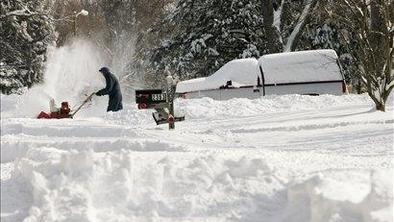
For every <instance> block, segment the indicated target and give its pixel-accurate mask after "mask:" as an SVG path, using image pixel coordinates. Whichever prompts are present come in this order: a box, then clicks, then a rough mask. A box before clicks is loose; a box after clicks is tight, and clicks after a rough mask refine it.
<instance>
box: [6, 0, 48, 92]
mask: <svg viewBox="0 0 394 222" xmlns="http://www.w3.org/2000/svg"><path fill="white" fill-rule="evenodd" d="M44 9H45V5H44V3H43V1H35V0H2V1H1V2H0V49H1V50H0V80H1V83H0V85H1V92H2V93H6V94H10V93H16V92H20V90H21V88H22V87H31V86H32V85H33V84H34V83H38V82H40V81H42V79H43V72H44V69H43V66H44V62H45V60H46V52H47V48H48V46H49V45H50V44H51V43H52V42H53V40H54V34H53V24H52V23H51V18H50V16H48V15H47V14H46V13H45V12H44Z"/></svg>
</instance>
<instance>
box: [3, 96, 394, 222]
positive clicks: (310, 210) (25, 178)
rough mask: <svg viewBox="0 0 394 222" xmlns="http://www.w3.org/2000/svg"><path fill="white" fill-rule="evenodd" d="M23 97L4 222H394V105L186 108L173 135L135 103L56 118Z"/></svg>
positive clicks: (10, 132)
mask: <svg viewBox="0 0 394 222" xmlns="http://www.w3.org/2000/svg"><path fill="white" fill-rule="evenodd" d="M16 98H17V97H4V96H2V110H1V113H2V115H4V116H5V117H4V118H3V117H2V119H1V127H2V130H1V145H2V146H1V152H2V157H1V158H2V165H1V166H2V169H1V183H2V184H1V185H2V188H1V192H2V195H1V207H2V208H1V212H2V213H1V219H2V221H22V220H24V219H25V221H275V222H276V221H313V222H320V221H321V222H322V221H324V222H329V221H330V222H331V221H374V222H375V221H392V216H393V210H392V203H393V160H392V157H393V147H392V146H393V144H394V141H393V123H394V118H393V107H392V105H390V107H389V111H388V112H387V113H381V112H377V111H374V110H373V109H372V107H373V105H372V103H371V102H370V101H369V99H368V97H367V96H366V95H362V96H355V95H350V96H341V97H338V96H320V97H309V96H299V95H289V96H270V97H265V98H261V99H257V100H248V99H234V100H229V101H214V100H211V99H208V98H204V99H198V100H178V101H177V103H176V107H177V109H178V112H182V113H183V114H185V115H186V118H187V120H186V121H185V122H182V123H178V124H177V126H176V130H175V131H168V130H167V126H155V125H154V122H153V120H152V119H151V114H150V111H139V110H137V109H136V107H135V105H134V104H132V103H129V104H127V105H126V109H125V110H123V111H122V112H119V113H109V114H105V113H95V110H96V109H97V108H93V107H89V108H87V109H85V110H84V111H83V112H82V113H81V114H80V115H79V116H78V117H77V118H76V119H74V120H68V119H67V120H53V121H52V120H36V119H33V118H28V117H25V116H23V115H22V116H21V115H20V114H19V113H20V112H17V111H16V110H15V109H21V108H23V107H20V106H19V105H18V103H17V100H16ZM96 99H97V98H96ZM93 103H95V101H93ZM99 106H100V104H99ZM101 108H103V109H104V108H105V104H102V107H101Z"/></svg>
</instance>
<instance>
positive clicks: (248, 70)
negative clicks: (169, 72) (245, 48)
mask: <svg viewBox="0 0 394 222" xmlns="http://www.w3.org/2000/svg"><path fill="white" fill-rule="evenodd" d="M176 92H177V93H178V94H180V95H181V96H182V97H184V98H200V97H210V98H213V99H217V100H226V99H231V98H250V99H253V98H258V97H260V96H264V95H272V94H277V95H283V94H306V95H320V94H334V95H341V94H343V93H346V84H345V80H344V77H343V75H342V72H341V68H340V65H339V62H338V56H337V54H336V53H335V51H334V50H313V51H300V52H289V53H278V54H270V55H265V56H262V57H261V58H260V59H259V60H256V59H253V58H250V59H237V60H233V61H230V62H229V63H227V64H225V65H224V66H223V67H222V68H220V69H219V70H218V71H217V72H215V73H214V74H212V75H211V76H208V77H205V78H197V79H191V80H187V81H183V82H180V83H178V85H177V90H176Z"/></svg>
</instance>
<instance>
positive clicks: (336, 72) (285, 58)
mask: <svg viewBox="0 0 394 222" xmlns="http://www.w3.org/2000/svg"><path fill="white" fill-rule="evenodd" d="M337 59H338V56H337V54H336V52H335V51H334V50H312V51H299V52H288V53H278V54H270V55H264V56H262V57H261V58H260V59H259V65H260V66H261V68H262V70H263V73H264V78H265V84H278V83H295V82H315V81H316V82H318V81H334V80H342V74H341V72H340V69H339V66H338V64H337Z"/></svg>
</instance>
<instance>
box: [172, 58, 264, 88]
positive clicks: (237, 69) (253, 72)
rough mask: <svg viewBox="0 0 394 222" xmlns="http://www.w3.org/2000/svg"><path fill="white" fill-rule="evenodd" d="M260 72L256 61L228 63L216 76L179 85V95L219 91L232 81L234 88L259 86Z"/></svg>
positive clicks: (237, 60) (244, 60) (239, 60)
mask: <svg viewBox="0 0 394 222" xmlns="http://www.w3.org/2000/svg"><path fill="white" fill-rule="evenodd" d="M259 73H260V71H259V68H258V62H257V60H256V59H253V58H249V59H236V60H233V61H230V62H228V63H226V64H225V65H224V66H223V67H221V68H220V69H219V70H218V71H216V72H215V73H214V74H212V75H210V76H208V77H206V78H197V79H192V80H187V81H182V82H180V83H178V85H177V87H176V92H177V93H184V92H192V91H199V90H207V89H218V88H219V87H220V86H224V85H226V83H227V81H229V80H231V81H232V84H233V86H234V87H240V86H253V85H257V77H258V75H259Z"/></svg>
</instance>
